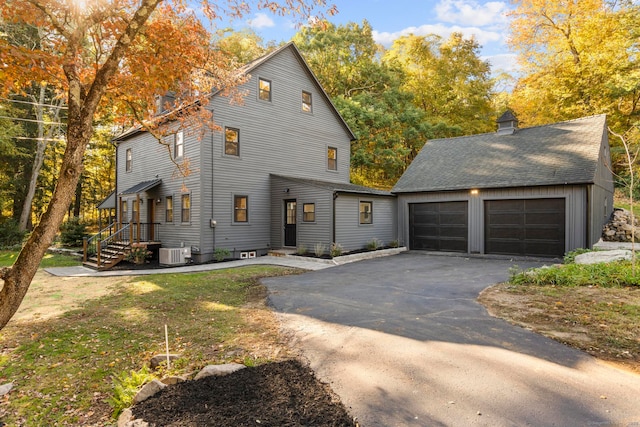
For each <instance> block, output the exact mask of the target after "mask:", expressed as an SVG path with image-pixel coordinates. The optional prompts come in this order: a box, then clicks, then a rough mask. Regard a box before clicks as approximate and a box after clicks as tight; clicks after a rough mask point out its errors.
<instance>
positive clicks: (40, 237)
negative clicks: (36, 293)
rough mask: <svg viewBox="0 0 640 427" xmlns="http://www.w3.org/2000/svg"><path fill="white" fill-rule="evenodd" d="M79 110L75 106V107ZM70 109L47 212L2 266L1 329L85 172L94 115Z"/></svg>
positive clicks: (23, 294) (20, 301) (18, 299)
mask: <svg viewBox="0 0 640 427" xmlns="http://www.w3.org/2000/svg"><path fill="white" fill-rule="evenodd" d="M74 110H75V109H74ZM73 115H74V116H75V117H72V110H71V109H70V112H69V120H68V131H67V147H66V150H65V152H64V157H63V160H62V166H61V168H60V176H59V178H58V184H57V185H56V189H55V191H54V193H53V197H52V198H51V202H50V203H49V206H48V207H47V210H46V212H45V213H44V214H43V215H42V218H41V219H40V222H39V223H38V225H37V226H36V227H35V228H34V229H33V233H31V236H30V237H29V240H27V243H26V244H25V245H24V247H23V248H22V250H21V251H20V254H19V255H18V258H17V259H16V262H15V263H14V264H13V266H12V267H10V268H3V269H1V270H0V278H2V279H3V280H4V286H3V288H2V290H1V291H0V329H2V328H4V326H5V325H6V324H7V323H8V322H9V320H10V319H11V317H13V315H14V314H15V312H16V311H17V310H18V307H20V304H21V303H22V300H23V298H24V296H25V294H26V293H27V290H28V289H29V285H30V284H31V280H32V279H33V276H35V274H36V271H37V270H38V266H39V264H40V261H41V260H42V257H43V256H44V255H45V253H46V251H47V249H48V248H49V245H51V243H52V242H53V239H54V237H55V236H56V234H57V232H58V229H59V226H60V224H61V223H62V220H63V219H64V215H65V214H66V211H67V207H68V206H69V205H70V204H71V201H72V200H73V196H74V194H75V189H76V186H77V185H78V180H79V178H80V174H81V172H82V158H83V156H84V151H85V148H86V146H87V144H88V143H89V141H90V139H91V134H92V131H93V129H92V126H91V120H92V118H93V115H90V116H89V117H88V118H84V120H81V117H80V116H79V111H76V112H74V114H73Z"/></svg>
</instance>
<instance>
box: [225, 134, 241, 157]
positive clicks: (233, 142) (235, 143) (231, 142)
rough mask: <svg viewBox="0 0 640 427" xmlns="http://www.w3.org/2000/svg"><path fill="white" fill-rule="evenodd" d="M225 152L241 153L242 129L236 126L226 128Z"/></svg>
mask: <svg viewBox="0 0 640 427" xmlns="http://www.w3.org/2000/svg"><path fill="white" fill-rule="evenodd" d="M224 154H226V155H229V156H239V155H240V131H239V130H238V129H234V128H227V127H225V128H224Z"/></svg>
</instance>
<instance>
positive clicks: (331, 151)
mask: <svg viewBox="0 0 640 427" xmlns="http://www.w3.org/2000/svg"><path fill="white" fill-rule="evenodd" d="M327 169H329V170H330V171H337V170H338V149H337V148H335V147H329V148H328V149H327Z"/></svg>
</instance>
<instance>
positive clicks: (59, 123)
mask: <svg viewBox="0 0 640 427" xmlns="http://www.w3.org/2000/svg"><path fill="white" fill-rule="evenodd" d="M0 119H9V120H20V121H23V122H31V123H42V124H45V125H62V126H65V125H66V123H61V122H45V121H44V120H32V119H21V118H19V117H8V116H0Z"/></svg>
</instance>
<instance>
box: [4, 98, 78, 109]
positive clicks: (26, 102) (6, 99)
mask: <svg viewBox="0 0 640 427" xmlns="http://www.w3.org/2000/svg"><path fill="white" fill-rule="evenodd" d="M0 100H2V101H8V102H16V103H19V104H29V105H37V106H40V107H51V108H59V109H61V110H67V109H69V107H63V106H58V105H52V104H38V103H37V102H29V101H20V100H18V99H9V98H0Z"/></svg>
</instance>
